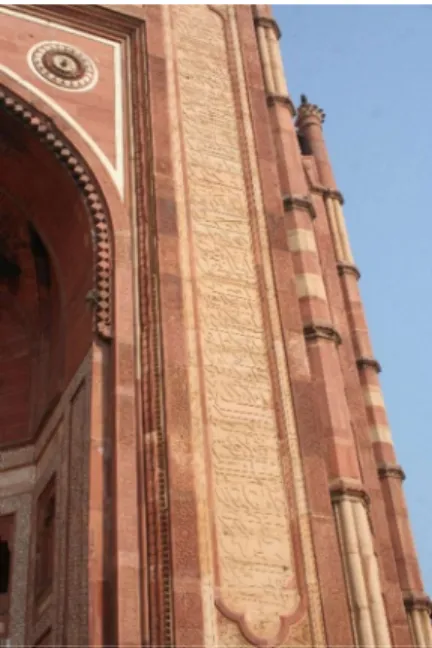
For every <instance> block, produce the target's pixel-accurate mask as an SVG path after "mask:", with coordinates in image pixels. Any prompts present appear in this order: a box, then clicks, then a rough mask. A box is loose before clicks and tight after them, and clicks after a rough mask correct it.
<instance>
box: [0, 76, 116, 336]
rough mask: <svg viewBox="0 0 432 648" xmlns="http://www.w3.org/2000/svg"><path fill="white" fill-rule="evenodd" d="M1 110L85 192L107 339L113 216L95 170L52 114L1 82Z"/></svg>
mask: <svg viewBox="0 0 432 648" xmlns="http://www.w3.org/2000/svg"><path fill="white" fill-rule="evenodd" d="M0 110H4V111H5V112H7V113H9V114H10V115H13V116H15V117H16V118H18V119H20V120H21V121H22V123H23V124H24V126H26V127H27V128H29V129H31V130H32V131H33V132H34V133H35V134H36V136H37V137H38V139H39V141H40V142H41V143H42V144H43V145H44V146H46V147H47V148H48V149H49V150H50V151H52V152H53V154H54V155H55V157H56V158H57V159H58V160H59V161H60V162H61V163H62V165H63V166H64V167H65V168H66V169H67V171H68V172H69V174H70V175H71V176H72V178H73V180H74V182H75V184H76V186H77V187H78V189H79V191H80V193H81V195H82V196H83V199H84V203H85V205H86V209H87V212H88V214H89V219H90V228H91V232H92V241H93V250H94V268H93V275H94V288H93V292H92V295H91V296H90V298H91V301H92V302H93V304H94V311H93V312H94V315H93V322H94V330H95V333H97V334H98V335H99V336H100V337H102V338H103V339H105V340H110V339H111V338H112V240H111V231H110V226H109V223H110V218H109V215H108V211H107V208H106V206H105V202H104V199H103V197H102V192H101V191H100V189H99V186H98V182H97V180H96V178H95V177H94V175H93V173H92V172H91V171H90V169H89V168H88V167H87V165H86V164H85V162H84V160H83V159H82V157H81V156H80V154H79V153H78V152H77V151H76V150H74V148H73V147H72V146H71V145H70V144H69V143H68V142H67V140H66V138H64V136H63V135H62V134H61V132H60V131H59V130H58V129H56V127H55V126H54V124H53V123H52V121H51V120H49V119H48V118H45V117H43V116H42V115H41V114H40V113H39V112H37V111H36V110H35V109H34V108H33V107H32V106H31V105H29V104H28V103H27V102H26V101H23V100H22V99H20V98H18V97H17V96H15V95H14V94H13V93H12V92H11V91H10V90H8V89H7V88H6V87H5V86H4V85H3V84H0Z"/></svg>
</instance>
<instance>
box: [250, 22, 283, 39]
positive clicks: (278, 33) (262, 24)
mask: <svg viewBox="0 0 432 648" xmlns="http://www.w3.org/2000/svg"><path fill="white" fill-rule="evenodd" d="M254 22H255V25H256V26H257V27H269V28H270V29H273V31H274V33H275V35H276V38H277V39H278V40H279V39H280V38H281V36H282V33H281V30H280V29H279V25H278V24H277V22H276V20H275V19H274V18H269V17H268V16H256V18H255V20H254Z"/></svg>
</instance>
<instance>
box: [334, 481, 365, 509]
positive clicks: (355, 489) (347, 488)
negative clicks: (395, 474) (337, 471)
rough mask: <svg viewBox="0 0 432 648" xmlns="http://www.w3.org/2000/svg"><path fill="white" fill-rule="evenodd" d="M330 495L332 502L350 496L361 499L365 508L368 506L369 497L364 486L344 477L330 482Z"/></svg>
mask: <svg viewBox="0 0 432 648" xmlns="http://www.w3.org/2000/svg"><path fill="white" fill-rule="evenodd" d="M330 497H331V499H332V502H337V501H340V500H341V499H343V498H345V497H351V498H354V499H357V500H361V501H362V502H363V503H364V504H365V506H366V508H367V509H369V506H370V497H369V495H368V494H367V492H366V489H365V488H364V486H363V485H362V484H360V483H358V482H351V481H348V480H345V479H340V480H338V481H335V482H333V483H332V484H330Z"/></svg>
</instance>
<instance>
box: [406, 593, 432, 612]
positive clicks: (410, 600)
mask: <svg viewBox="0 0 432 648" xmlns="http://www.w3.org/2000/svg"><path fill="white" fill-rule="evenodd" d="M404 605H405V609H406V611H407V612H411V611H412V610H424V611H425V612H428V613H429V614H430V613H432V601H431V599H430V598H429V596H427V595H426V594H418V593H412V594H408V595H407V596H404Z"/></svg>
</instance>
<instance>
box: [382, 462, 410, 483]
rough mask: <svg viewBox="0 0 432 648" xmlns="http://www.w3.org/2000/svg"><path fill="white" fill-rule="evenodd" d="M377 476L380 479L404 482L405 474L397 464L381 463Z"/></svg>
mask: <svg viewBox="0 0 432 648" xmlns="http://www.w3.org/2000/svg"><path fill="white" fill-rule="evenodd" d="M378 475H379V478H380V479H387V478H390V477H393V478H394V479H400V480H401V481H404V480H405V473H404V471H403V469H402V466H399V465H398V464H387V463H381V464H379V465H378Z"/></svg>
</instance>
